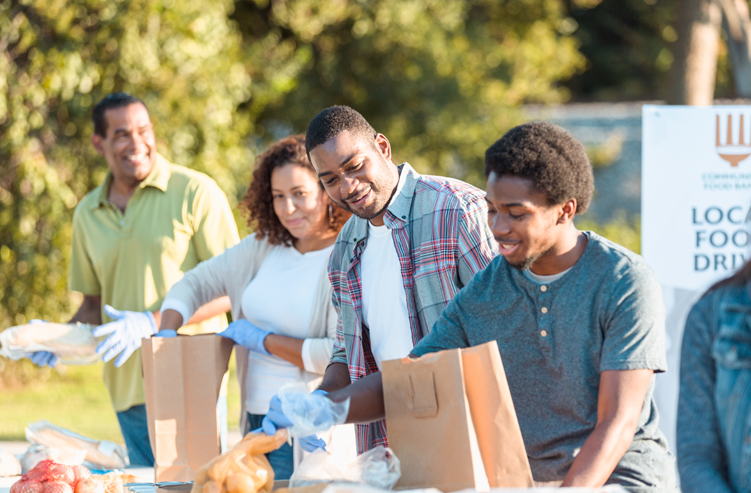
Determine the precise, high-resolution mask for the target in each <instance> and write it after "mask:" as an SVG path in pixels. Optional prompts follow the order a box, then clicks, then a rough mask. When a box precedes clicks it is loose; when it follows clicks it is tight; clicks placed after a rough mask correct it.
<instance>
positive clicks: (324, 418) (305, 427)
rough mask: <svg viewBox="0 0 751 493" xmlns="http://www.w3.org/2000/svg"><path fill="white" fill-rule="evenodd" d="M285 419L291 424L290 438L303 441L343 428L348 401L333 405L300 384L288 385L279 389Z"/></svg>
mask: <svg viewBox="0 0 751 493" xmlns="http://www.w3.org/2000/svg"><path fill="white" fill-rule="evenodd" d="M279 401H281V403H282V411H284V415H285V416H287V417H288V418H289V420H290V421H292V425H293V426H292V427H290V428H287V431H288V432H289V434H290V436H293V437H306V436H309V435H315V434H316V433H320V432H322V431H327V430H329V429H330V428H331V427H333V426H335V425H338V424H342V423H344V421H345V420H346V419H347V414H348V413H349V399H347V400H346V401H344V402H333V401H332V400H331V399H329V398H328V397H326V396H324V395H322V394H315V393H314V394H311V393H310V391H309V390H308V387H307V385H305V384H304V383H301V382H297V383H288V384H285V385H284V386H282V388H281V389H279Z"/></svg>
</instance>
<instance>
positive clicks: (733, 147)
mask: <svg viewBox="0 0 751 493" xmlns="http://www.w3.org/2000/svg"><path fill="white" fill-rule="evenodd" d="M715 116H716V119H715V149H716V150H717V154H718V155H719V156H720V157H721V158H722V159H724V160H725V161H727V162H729V163H730V166H732V167H733V168H735V167H737V166H738V163H740V162H741V161H743V160H744V159H746V158H747V157H748V156H751V136H748V135H746V133H747V132H746V129H745V127H744V125H743V123H744V122H743V115H738V118H736V119H735V125H734V124H733V120H734V118H733V115H728V117H727V125H726V127H725V129H724V130H725V132H724V133H725V135H726V137H725V142H724V143H723V142H722V141H721V139H720V136H721V135H722V133H723V132H722V129H721V128H720V123H721V119H720V115H715ZM733 128H736V129H737V133H736V132H733ZM734 135H735V136H736V137H737V138H733V137H734Z"/></svg>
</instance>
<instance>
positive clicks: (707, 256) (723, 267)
mask: <svg viewBox="0 0 751 493" xmlns="http://www.w3.org/2000/svg"><path fill="white" fill-rule="evenodd" d="M691 214H692V224H693V225H694V226H695V227H697V229H696V232H695V235H696V236H695V245H694V246H695V247H696V249H702V248H710V249H712V248H714V249H720V248H739V249H745V248H746V247H747V246H748V245H749V244H751V235H749V232H748V230H747V229H746V228H745V227H744V226H743V224H744V222H745V221H746V220H747V219H748V216H749V215H751V210H749V211H748V212H747V213H745V214H744V208H743V207H741V206H733V207H729V208H727V209H723V208H721V207H717V206H711V207H707V208H706V209H704V210H703V211H702V210H699V209H697V208H696V207H693V208H692V210H691ZM745 261H746V255H745V254H744V252H723V253H715V252H708V253H696V254H694V271H695V272H702V271H707V270H713V271H732V270H735V269H737V268H738V267H740V266H741V265H742V264H743V262H745Z"/></svg>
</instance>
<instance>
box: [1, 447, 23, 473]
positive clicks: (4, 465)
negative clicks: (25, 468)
mask: <svg viewBox="0 0 751 493" xmlns="http://www.w3.org/2000/svg"><path fill="white" fill-rule="evenodd" d="M20 475H21V463H20V462H18V459H16V457H15V456H13V455H11V454H9V453H8V452H5V451H4V450H0V478H7V477H10V476H20Z"/></svg>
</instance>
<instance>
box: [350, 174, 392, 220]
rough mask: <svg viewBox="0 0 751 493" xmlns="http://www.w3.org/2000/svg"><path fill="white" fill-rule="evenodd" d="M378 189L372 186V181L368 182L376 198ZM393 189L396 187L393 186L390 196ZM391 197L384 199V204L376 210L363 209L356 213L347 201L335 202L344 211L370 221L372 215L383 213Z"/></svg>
mask: <svg viewBox="0 0 751 493" xmlns="http://www.w3.org/2000/svg"><path fill="white" fill-rule="evenodd" d="M379 191H380V188H378V187H376V186H374V185H373V184H372V183H371V184H370V192H371V193H372V194H373V195H374V196H375V197H376V198H378V192H379ZM395 191H396V187H394V191H392V192H391V197H393V195H394V192H395ZM391 197H389V198H388V199H386V201H385V202H384V204H383V205H382V206H381V207H379V208H378V210H377V211H376V212H368V211H367V210H364V211H360V212H359V213H358V212H357V211H355V210H354V209H352V208H351V207H350V206H349V202H346V201H345V202H342V203H337V205H338V206H339V207H341V208H342V209H344V210H345V211H348V212H351V213H352V214H354V215H355V216H357V217H359V218H360V219H365V220H367V221H370V220H371V219H373V218H374V217H378V216H379V215H381V214H382V213H383V211H385V210H386V209H387V208H388V206H389V204H390V203H391ZM376 207H377V205H376Z"/></svg>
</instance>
